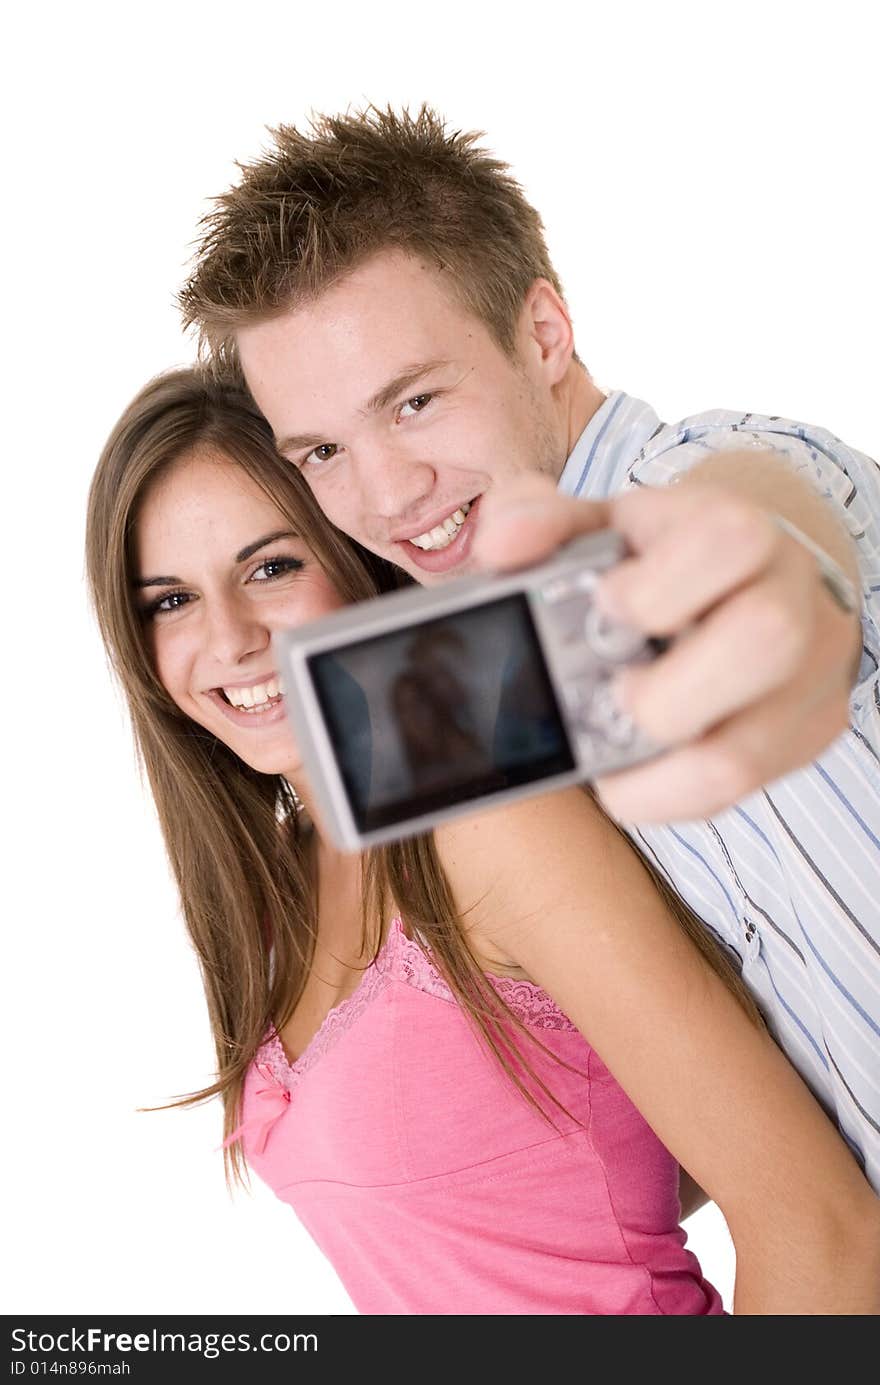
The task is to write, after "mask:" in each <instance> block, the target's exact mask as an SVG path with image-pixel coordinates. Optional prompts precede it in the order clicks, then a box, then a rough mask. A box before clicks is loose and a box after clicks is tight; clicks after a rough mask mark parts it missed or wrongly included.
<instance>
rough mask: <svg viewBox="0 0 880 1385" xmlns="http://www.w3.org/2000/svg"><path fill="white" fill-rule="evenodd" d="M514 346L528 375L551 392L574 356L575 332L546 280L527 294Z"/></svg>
mask: <svg viewBox="0 0 880 1385" xmlns="http://www.w3.org/2000/svg"><path fill="white" fill-rule="evenodd" d="M517 344H518V346H519V351H520V358H521V359H522V360H523V362H524V363H525V365H526V368H527V370H528V372H529V374H531V375H533V376H534V377H535V378H536V379H538V378H540V379H541V380H542V381H543V383H544V385H545V386H546V387H548V388H550V389H552V388H553V387H554V385H558V384H559V383H560V381H561V380H562V379H563V377H564V376H565V372H566V371H567V370H568V367H569V365H570V363H571V358H572V356H573V354H574V331H573V329H572V325H571V318H570V317H569V315H568V308H567V307H566V306H565V303H564V302H563V300H562V298H561V297H560V296H559V294H558V293H557V291H556V289H555V288H554V287H553V285H552V284H551V283H550V281H549V280H548V279H536V280H535V281H534V283H533V284H532V285H531V287H530V288H529V291H528V293H527V294H526V297H525V302H524V303H523V306H522V310H521V312H520V318H519V326H518V331H517Z"/></svg>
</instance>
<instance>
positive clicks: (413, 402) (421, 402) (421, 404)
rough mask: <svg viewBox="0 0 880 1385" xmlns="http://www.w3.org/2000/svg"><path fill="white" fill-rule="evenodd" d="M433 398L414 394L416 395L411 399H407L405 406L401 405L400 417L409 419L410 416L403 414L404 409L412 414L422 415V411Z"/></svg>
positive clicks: (431, 395)
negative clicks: (409, 410)
mask: <svg viewBox="0 0 880 1385" xmlns="http://www.w3.org/2000/svg"><path fill="white" fill-rule="evenodd" d="M433 398H434V396H433V394H416V395H413V397H412V399H408V400H407V401H406V403H405V404H403V405H401V409H400V416H401V418H409V417H411V415H410V414H406V413H405V412H404V410H406V409H411V410H412V412H413V413H414V414H420V413H422V411H423V410H424V409H425V408H426V407H427V405H428V404H430V402H431V400H432V399H433Z"/></svg>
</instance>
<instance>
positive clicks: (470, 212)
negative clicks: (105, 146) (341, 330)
mask: <svg viewBox="0 0 880 1385" xmlns="http://www.w3.org/2000/svg"><path fill="white" fill-rule="evenodd" d="M271 133H272V136H273V141H274V144H273V147H272V148H271V149H270V150H269V152H268V153H266V154H265V155H264V156H263V157H261V158H259V159H258V160H256V161H255V162H253V163H250V164H240V165H239V167H240V168H241V175H242V176H241V180H240V182H239V183H238V185H237V186H236V187H234V188H232V189H231V190H230V191H229V192H226V193H224V194H223V195H222V196H220V197H218V198H217V199H216V201H215V203H214V206H213V209H212V211H210V212H209V213H208V215H207V216H206V217H205V218H204V219H203V221H202V223H201V226H202V237H201V240H200V242H199V245H198V249H197V252H196V257H195V267H194V270H193V273H192V274H191V276H190V278H189V280H188V281H187V283H186V285H185V287H184V288H183V290H182V292H181V294H180V306H181V308H182V311H183V316H184V321H185V323H186V325H187V326H195V327H197V328H198V332H199V340H200V347H201V349H202V352H203V354H207V355H209V356H211V357H213V359H214V361H215V363H216V364H218V366H221V367H225V366H229V365H233V366H234V365H235V361H236V352H235V332H236V330H237V329H238V328H239V327H242V326H245V325H247V324H251V323H254V322H259V321H264V320H267V319H269V318H271V317H274V316H276V315H277V314H279V313H282V312H284V311H286V310H288V309H289V308H292V307H295V306H296V305H298V304H300V303H303V302H308V301H310V300H314V299H315V298H316V297H317V296H319V295H320V294H321V292H322V291H323V290H324V289H326V288H328V287H329V286H330V285H331V284H333V283H334V282H336V281H337V280H338V279H340V278H341V277H342V276H344V275H345V274H347V273H349V272H350V271H351V270H353V269H354V268H355V267H356V266H358V265H359V264H362V263H363V262H364V261H365V260H367V259H368V258H369V257H370V256H372V255H374V254H377V253H379V252H381V251H383V250H400V251H403V252H405V253H407V254H411V255H413V256H415V257H417V258H420V259H422V260H424V261H425V262H426V263H428V264H430V265H432V266H433V267H435V268H436V269H437V270H439V271H440V272H441V273H442V275H443V277H444V279H445V280H446V281H447V282H448V284H449V288H450V290H451V292H452V293H453V294H454V295H455V296H456V297H457V298H458V300H459V301H460V302H461V304H462V305H463V306H464V307H465V308H466V309H468V310H469V311H470V312H472V313H473V314H474V315H475V316H476V317H478V318H480V319H481V320H482V321H483V322H484V323H485V324H486V326H487V328H488V329H489V330H490V332H491V333H492V335H493V337H494V338H495V340H496V341H497V342H498V344H499V346H500V347H501V348H502V349H503V350H504V351H506V352H507V353H512V352H513V350H514V340H515V330H516V323H517V319H518V317H519V314H520V311H521V309H522V305H523V301H524V298H525V295H526V293H527V291H528V289H529V287H530V285H531V284H532V283H533V282H534V281H535V279H538V278H544V279H547V280H549V282H550V283H551V284H552V285H553V287H554V288H555V289H556V290H557V292H559V293H560V295H561V292H562V290H561V285H560V283H559V280H558V278H557V276H556V273H555V271H554V270H553V267H552V265H551V264H550V260H549V257H548V255H547V248H546V246H545V244H544V236H543V227H542V224H541V219H540V217H539V216H538V213H537V212H536V211H535V209H534V207H532V206H531V205H530V204H529V203H528V202H527V201H526V199H525V197H524V195H523V192H522V189H521V188H520V186H519V184H518V183H517V182H516V181H515V180H514V179H513V178H512V177H511V175H510V173H509V171H508V169H507V166H506V165H505V164H503V163H501V162H499V160H497V159H495V158H494V157H493V156H492V155H491V154H489V153H488V152H487V151H486V150H484V149H481V148H479V147H478V145H477V141H478V140H479V139H480V138H482V135H481V132H471V133H468V134H465V133H462V132H461V131H459V130H455V131H450V130H448V129H447V127H446V124H445V122H444V121H443V120H442V118H441V117H440V116H439V115H437V114H436V112H434V111H433V110H431V109H430V107H428V106H425V105H423V106H422V107H421V108H420V109H419V110H418V112H417V113H416V114H411V113H410V112H409V111H408V110H405V109H404V110H402V111H400V112H399V113H397V112H395V111H393V110H391V109H390V107H389V108H388V109H385V110H380V109H378V108H377V107H375V106H368V107H367V108H366V109H365V110H362V111H358V112H356V113H354V114H350V113H346V114H344V115H335V116H328V115H317V116H313V118H312V120H311V128H310V130H309V131H308V132H307V133H302V132H301V131H299V130H298V129H296V127H295V126H293V125H281V126H279V128H278V129H277V130H274V131H272V132H271Z"/></svg>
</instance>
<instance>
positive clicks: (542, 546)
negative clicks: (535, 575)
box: [472, 474, 611, 572]
mask: <svg viewBox="0 0 880 1385" xmlns="http://www.w3.org/2000/svg"><path fill="white" fill-rule="evenodd" d="M610 516H611V510H610V506H609V505H607V504H605V502H604V501H591V500H575V499H574V498H573V497H572V496H570V495H560V494H559V492H558V491H557V489H556V486H555V485H554V483H553V482H552V481H551V480H550V478H549V477H548V476H539V475H534V474H533V475H529V476H521V477H517V479H516V480H515V481H510V482H506V483H505V484H504V485H502V486H499V487H498V488H497V489H496V490H491V491H489V492H487V494H486V495H484V496H483V499H482V501H481V503H480V523H479V526H478V528H477V532H476V534H475V535H474V546H473V549H472V553H473V556H474V558H475V559H476V561H477V563H478V564H479V566H480V567H484V568H489V569H490V570H494V571H496V572H503V571H506V570H508V569H510V568H518V567H528V566H529V565H530V564H532V563H538V562H540V561H541V560H542V559H544V558H548V557H550V555H551V554H552V553H554V552H555V551H556V549H557V548H559V547H560V545H561V544H564V543H567V542H568V540H569V539H574V538H577V537H578V535H580V534H590V533H592V532H593V531H594V530H596V529H605V528H607V527H608V524H609V523H610Z"/></svg>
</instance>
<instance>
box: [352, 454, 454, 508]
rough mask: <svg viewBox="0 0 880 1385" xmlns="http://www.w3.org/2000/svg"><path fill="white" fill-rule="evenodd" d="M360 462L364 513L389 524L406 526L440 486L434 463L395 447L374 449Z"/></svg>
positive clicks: (359, 473) (362, 455)
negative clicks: (436, 487)
mask: <svg viewBox="0 0 880 1385" xmlns="http://www.w3.org/2000/svg"><path fill="white" fill-rule="evenodd" d="M358 460H359V466H358V469H357V474H358V482H359V485H360V490H361V501H362V504H363V506H364V509H365V510H366V511H367V513H371V514H373V515H375V516H376V517H377V518H378V519H382V520H386V521H388V522H389V523H394V522H397V523H406V521H407V519H408V518H409V517H410V515H412V516H416V515H417V514H418V512H419V510H420V509H421V508H423V506H424V503H425V501H426V500H427V499H428V497H429V496H430V494H431V492H432V490H433V489H434V487H435V485H436V483H437V472H436V470H435V468H434V466H433V463H431V462H428V461H425V460H424V459H422V458H419V457H413V456H407V455H405V454H404V453H403V452H402V451H399V450H398V449H396V448H395V447H393V446H391V447H381V446H373V447H371V448H369V449H368V450H363V451H362V452H361V455H360V457H359V459H358Z"/></svg>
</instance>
